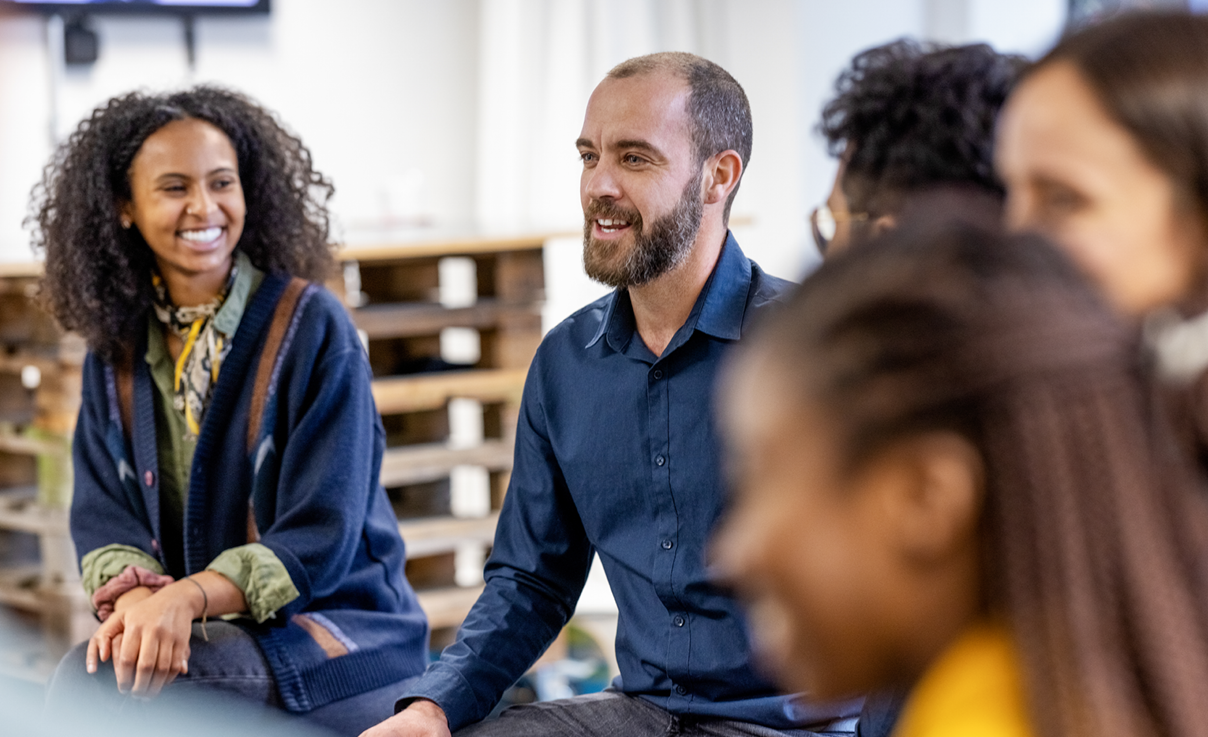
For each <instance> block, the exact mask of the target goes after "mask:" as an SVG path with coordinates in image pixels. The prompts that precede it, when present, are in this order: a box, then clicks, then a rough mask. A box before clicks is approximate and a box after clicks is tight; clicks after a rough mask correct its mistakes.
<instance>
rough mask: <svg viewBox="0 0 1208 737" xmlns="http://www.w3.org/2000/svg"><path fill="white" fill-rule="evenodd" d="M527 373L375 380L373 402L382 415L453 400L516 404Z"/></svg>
mask: <svg viewBox="0 0 1208 737" xmlns="http://www.w3.org/2000/svg"><path fill="white" fill-rule="evenodd" d="M526 373H527V370H526V369H481V370H473V371H446V372H441V373H434V374H416V375H413V376H400V377H392V378H385V379H375V380H374V382H373V400H374V401H375V402H376V403H377V408H378V412H380V413H381V414H384V415H388V414H398V413H401V412H420V411H423V410H432V409H439V408H441V407H443V406H445V405H446V404H447V403H448V401H449V400H450V399H454V398H465V399H477V400H479V401H481V402H516V403H518V402H519V401H520V395H521V393H523V391H524V377H525V374H526Z"/></svg>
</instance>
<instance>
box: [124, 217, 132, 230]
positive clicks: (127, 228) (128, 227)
mask: <svg viewBox="0 0 1208 737" xmlns="http://www.w3.org/2000/svg"><path fill="white" fill-rule="evenodd" d="M131 225H134V223H132V222H130V218H128V217H123V218H122V227H123V228H125V229H126V230H130V226H131Z"/></svg>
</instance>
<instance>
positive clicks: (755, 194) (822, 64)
mask: <svg viewBox="0 0 1208 737" xmlns="http://www.w3.org/2000/svg"><path fill="white" fill-rule="evenodd" d="M1099 4H1100V5H1102V4H1103V2H1102V1H1101V2H1099ZM1067 5H1068V0H841V1H838V2H836V1H834V0H440V1H439V2H432V1H431V0H338V1H337V0H272V3H271V9H270V11H269V12H268V13H267V14H264V13H248V14H238V15H232V14H227V15H207V14H198V15H196V16H195V20H194V22H193V27H194V30H193V37H194V39H195V41H194V51H193V63H192V64H191V65H190V63H189V60H188V50H187V48H186V43H185V35H186V34H185V26H184V23H182V20H181V18H180V17H178V16H173V15H160V16H146V15H129V14H125V13H123V14H101V13H94V14H92V15H91V16H89V17H86V18H85V19H84V20H83V25H84V26H85V27H86V28H88V29H90V30H92V31H93V32H95V37H96V40H97V46H98V48H97V52H98V54H97V59H96V61H95V62H94V63H91V64H88V63H83V64H70V65H69V64H66V63H65V62H64V48H63V40H62V36H63V25H64V19H66V21H67V22H68V24H70V23H71V20H72V18H73V16H77V13H73V12H70V11H69V12H67V13H64V14H62V15H60V16H59V17H57V18H55V17H48V16H46V15H43V14H39V13H36V12H30V11H28V10H25V9H23V8H17V9H13V4H11V3H10V4H7V5H6V4H3V3H0V8H2V9H0V261H24V260H29V259H30V258H31V253H30V250H29V247H28V234H27V233H26V232H25V231H24V230H23V229H22V225H21V221H22V218H23V217H24V215H25V213H26V208H27V202H28V195H29V191H30V188H31V186H32V185H33V184H34V182H35V181H36V180H37V178H38V176H39V173H40V171H41V168H42V166H43V165H44V164H45V163H46V161H47V159H48V158H49V156H50V152H51V150H52V149H51V147H52V145H53V144H54V143H55V142H56V141H58V140H60V139H61V138H62V137H63V136H65V135H67V134H68V133H70V132H71V131H72V130H73V129H74V128H75V127H76V126H77V125H78V123H79V122H80V120H81V119H82V118H84V117H85V116H87V114H88V113H89V112H90V111H91V110H92V109H93V107H95V106H96V105H98V104H100V103H101V102H103V101H104V100H106V99H108V98H109V97H111V96H114V95H117V94H120V93H122V92H126V91H128V90H131V89H135V88H150V89H156V90H158V89H164V88H173V87H180V86H184V85H189V84H193V83H197V82H216V83H219V84H223V85H228V86H231V87H234V88H237V89H240V90H242V91H244V92H246V93H248V94H250V95H252V96H253V97H255V98H257V99H258V100H260V101H261V102H262V103H263V104H265V105H266V106H267V107H269V108H271V109H273V110H275V111H277V112H278V113H279V114H280V115H281V117H282V119H283V120H284V121H285V122H286V123H287V124H288V125H289V126H290V127H292V128H293V129H294V130H295V131H296V132H297V133H298V134H299V135H300V136H301V138H302V140H303V141H305V142H306V143H307V145H309V146H310V149H311V151H312V152H313V154H314V158H315V161H316V163H317V165H318V168H319V169H320V170H321V171H323V172H325V173H326V174H328V175H329V176H330V177H331V178H332V179H333V180H334V182H335V184H336V192H337V193H336V197H335V199H334V201H333V203H332V206H333V210H334V212H335V214H336V215H337V216H338V222H339V226H340V230H338V231H337V236H339V237H340V238H341V239H342V240H347V241H350V242H354V243H355V242H357V241H358V239H360V240H364V239H365V238H366V237H373V236H372V235H367V232H369V233H372V232H373V231H378V230H380V229H381V228H383V227H385V226H395V225H399V224H407V223H410V224H419V223H430V224H434V225H437V226H442V225H443V226H450V225H452V226H462V225H466V224H470V223H475V224H477V225H480V226H484V227H489V228H492V229H505V228H511V229H525V228H554V229H562V230H570V231H572V232H573V231H575V230H577V229H578V228H580V227H581V213H580V210H579V201H578V171H579V162H578V157H577V154H576V151H575V148H574V140H575V138H576V137H577V134H578V132H579V128H580V125H581V123H582V116H583V110H584V106H585V104H586V101H587V97H588V95H589V94H590V92H591V90H592V88H593V87H594V86H595V85H596V83H597V82H598V81H599V80H600V79H601V78H602V76H603V75H604V73H605V72H606V71H607V70H608V69H609V68H611V67H612V66H613V65H615V64H616V63H618V62H620V61H622V60H624V59H627V58H629V57H632V56H637V55H639V54H645V53H650V52H654V51H663V50H671V49H674V50H684V51H691V52H694V53H697V54H701V55H703V56H705V57H708V58H709V59H712V60H713V61H716V62H717V63H719V64H721V65H722V66H723V67H725V68H726V69H728V70H729V71H730V72H731V73H732V74H733V75H734V76H735V77H736V78H737V79H738V81H739V82H740V83H741V84H742V85H743V86H744V87H745V88H746V90H747V94H748V95H749V96H750V99H751V105H752V108H753V113H754V119H755V147H754V152H753V155H752V160H751V166H750V168H749V170H748V172H747V174H746V176H745V179H744V181H743V188H742V193H741V194H740V196H739V197H738V199H737V200H736V201H735V205H734V214H735V216H736V221H737V222H738V223H741V224H742V225H741V226H740V227H739V228H737V229H736V234H737V235H738V236H739V238H740V242H741V243H742V245H743V248H744V249H745V250H746V251H747V253H748V254H749V255H751V256H752V257H753V258H755V259H756V260H757V261H759V262H760V263H761V264H762V265H763V266H764V268H765V269H767V270H768V271H770V272H772V273H774V274H777V275H781V276H785V277H790V278H794V277H797V276H799V275H800V274H801V273H802V272H803V270H804V269H805V268H806V267H807V266H808V265H809V263H810V262H811V261H812V260H813V259H814V258H815V254H814V252H813V247H812V244H811V242H810V241H809V231H808V225H807V223H806V217H807V215H808V214H809V210H810V208H811V207H812V206H813V204H815V203H816V202H817V201H819V200H821V199H823V198H824V197H825V195H826V192H827V191H828V189H829V187H830V180H831V177H832V176H833V172H834V162H833V161H832V160H831V159H830V157H829V156H827V154H826V152H825V151H824V150H823V147H822V144H821V142H820V140H819V138H818V137H817V136H816V135H815V134H814V126H815V125H816V123H817V117H818V113H819V110H820V108H821V106H822V104H823V102H824V101H825V100H826V98H827V97H828V94H829V91H830V89H831V85H832V83H833V80H834V77H835V75H836V74H837V73H838V72H839V71H840V69H841V68H842V67H843V66H844V64H845V63H846V62H847V61H848V59H850V57H851V56H852V55H853V54H854V53H856V52H857V51H859V50H861V49H864V48H867V47H868V46H872V45H875V44H879V43H882V42H885V41H888V40H891V39H894V38H897V37H900V36H914V37H919V38H928V39H935V40H939V41H946V42H952V43H963V42H969V41H986V42H989V43H991V44H992V45H994V46H995V47H996V48H999V49H1002V50H1013V51H1020V52H1024V53H1028V54H1036V53H1037V52H1039V51H1041V50H1043V49H1044V48H1046V47H1047V45H1048V44H1050V43H1051V42H1052V40H1053V39H1054V38H1055V37H1056V35H1057V34H1058V33H1059V32H1060V30H1061V28H1062V27H1063V25H1064V23H1065V21H1066V16H1067V12H1068V9H1067ZM77 10H87V8H86V7H84V6H77ZM77 17H78V16H77ZM547 258H548V262H547V268H549V271H548V278H547V282H548V287H549V288H548V290H547V301H548V309H547V322H548V321H554V322H556V321H557V319H560V317H561V316H562V315H564V314H566V313H569V312H570V311H572V310H573V309H574V308H577V307H578V306H579V305H581V304H582V303H584V302H585V301H586V297H587V296H588V295H589V293H590V292H585V291H584V289H585V288H586V289H588V290H590V289H591V287H590V282H587V281H586V279H585V278H584V277H580V271H581V269H580V267H579V252H578V245H577V241H575V242H567V243H566V244H565V247H563V246H562V245H559V246H558V247H556V248H551V249H547ZM555 275H556V277H557V278H553V277H554V276H555ZM580 280H581V281H580ZM563 287H566V289H565V294H566V295H567V296H568V298H569V302H566V303H564V302H563V299H562V297H563V291H564V290H563Z"/></svg>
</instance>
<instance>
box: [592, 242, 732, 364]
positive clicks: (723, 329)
mask: <svg viewBox="0 0 1208 737" xmlns="http://www.w3.org/2000/svg"><path fill="white" fill-rule="evenodd" d="M750 291H751V261H750V259H748V258H747V257H746V254H744V253H743V252H742V249H741V248H739V247H738V241H736V240H734V234H733V233H730V232H729V231H727V232H726V242H725V244H724V245H723V246H722V249H721V255H720V256H719V257H718V259H717V265H716V266H714V267H713V273H712V274H711V275H710V276H709V280H708V281H707V282H705V287H704V289H702V290H701V293H700V296H698V297H697V298H696V304H695V305H694V306H693V307H692V313H691V314H690V315H689V316H688V320H687V321H686V322H685V323H684V324H685V325H687V326H690V327H691V328H694V329H696V330H700V331H701V332H704V333H708V334H709V335H712V336H713V337H715V338H721V339H723V340H738V339H739V338H741V337H742V319H743V315H744V314H745V313H746V308H747V295H748V293H749V292H750ZM694 321H695V324H694V325H693V322H694ZM633 330H634V323H633V307H632V305H631V304H630V302H629V292H628V290H624V289H618V290H616V291H614V292H613V293H612V294H611V295H609V297H608V300H607V302H606V303H605V305H604V314H603V315H602V316H601V319H600V327H599V328H597V329H596V334H595V335H594V336H592V339H591V340H590V341H589V342H588V343H587V345H586V346H585V347H586V348H591V347H592V346H593V345H595V344H596V343H598V342H599V341H600V338H602V337H603V336H604V335H607V336H608V345H609V346H610V347H611V348H612V349H613V350H615V351H617V352H618V353H619V352H621V351H623V350H624V348H625V346H626V345H628V343H629V341H630V340H631V339H632V338H633Z"/></svg>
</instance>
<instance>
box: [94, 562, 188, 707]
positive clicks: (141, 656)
mask: <svg viewBox="0 0 1208 737" xmlns="http://www.w3.org/2000/svg"><path fill="white" fill-rule="evenodd" d="M121 603H122V604H123V606H121V607H118V608H116V610H115V611H114V613H113V614H112V615H110V617H109V619H106V620H105V623H104V624H102V625H101V626H100V629H98V630H97V631H96V634H94V635H93V636H92V639H91V640H89V641H88V653H87V656H86V660H85V663H86V664H87V668H88V672H89V673H95V672H96V667H97V661H98V659H99V660H101V661H106V660H109V659H110V658H113V669H114V672H115V674H116V675H117V687H118V690H119V691H121V692H122V693H126V692H128V691H132V692H133V693H136V694H139V695H141V696H155V695H156V694H158V693H159V691H160V689H161V688H163V687H164V686H166V685H167V684H169V683H171V682H172V681H173V680H174V679H175V678H176V676H178V675H180V674H181V673H184V672H187V671H188V669H189V665H188V660H189V636H190V635H191V634H192V630H193V619H194V617H196V616H197V615H198V614H200V613H201V609H202V606H203V603H204V602H203V600H202V598H201V594H200V592H199V591H198V590H197V588H196V587H195V586H193V585H192V584H191V583H188V582H183V581H177V582H176V583H173V584H169V585H168V586H165V587H164V588H162V589H160V590H159V591H157V592H155V593H154V594H150V595H142V596H132V597H130V600H127V601H124V602H121Z"/></svg>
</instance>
